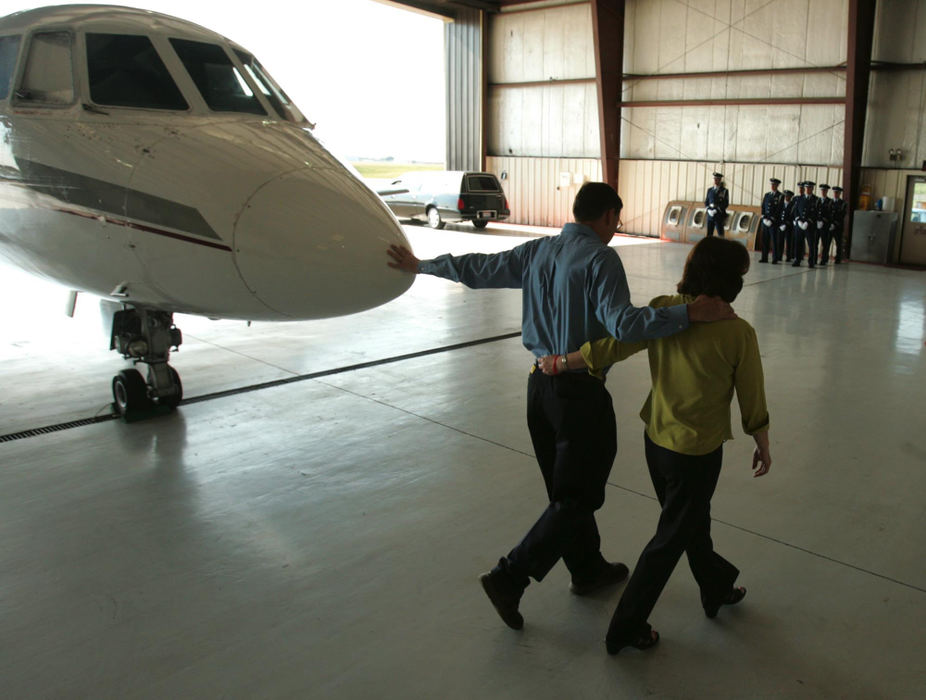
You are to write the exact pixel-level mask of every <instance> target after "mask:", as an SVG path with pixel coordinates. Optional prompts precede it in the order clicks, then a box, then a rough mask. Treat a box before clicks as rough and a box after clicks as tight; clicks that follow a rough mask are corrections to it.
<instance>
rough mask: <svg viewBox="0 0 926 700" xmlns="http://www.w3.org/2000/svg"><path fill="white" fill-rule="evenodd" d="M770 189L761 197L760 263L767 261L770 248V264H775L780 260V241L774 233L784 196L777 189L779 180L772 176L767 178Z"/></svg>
mask: <svg viewBox="0 0 926 700" xmlns="http://www.w3.org/2000/svg"><path fill="white" fill-rule="evenodd" d="M769 183H770V184H771V187H772V190H771V192H766V193H765V196H764V197H763V198H762V257H761V258H759V262H760V263H767V262H768V251H769V248H771V249H772V264H775V265H777V264H778V261H779V260H781V243H780V242H778V237H776V235H775V233H776V231H777V230H778V222H779V220H780V219H781V211H782V209H783V207H784V196H783V195H782V194H781V192H779V191H778V185H780V184H781V180H779V179H778V178H777V177H773V178H772V179H770V180H769Z"/></svg>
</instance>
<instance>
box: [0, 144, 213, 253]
mask: <svg viewBox="0 0 926 700" xmlns="http://www.w3.org/2000/svg"><path fill="white" fill-rule="evenodd" d="M16 163H17V165H19V172H20V176H21V178H20V180H19V181H20V182H22V184H24V185H26V186H27V187H29V188H30V189H33V190H35V191H37V192H41V193H43V194H47V195H50V196H52V197H55V198H56V199H59V200H61V201H62V202H67V203H69V204H75V205H77V206H81V207H86V208H87V209H94V210H97V211H102V212H106V213H109V214H115V215H117V216H121V217H128V218H130V219H136V220H138V221H144V222H146V223H151V224H157V225H159V226H166V227H168V228H172V229H174V230H176V231H184V232H186V233H192V234H195V235H197V236H203V237H204V238H212V239H215V240H218V241H221V240H222V238H221V237H220V236H219V234H217V233H216V232H215V231H214V230H213V228H212V227H211V226H210V225H209V222H207V221H206V220H205V219H204V218H203V216H202V214H200V213H199V211H198V210H197V209H195V208H193V207H190V206H187V205H186V204H180V203H179V202H174V201H171V200H170V199H164V198H163V197H158V196H156V195H153V194H147V193H145V192H139V191H138V190H130V189H127V188H125V187H120V186H119V185H114V184H112V183H111V182H106V181H104V180H97V179H96V178H92V177H88V176H86V175H78V174H77V173H72V172H70V171H67V170H61V169H60V168H55V167H52V166H50V165H42V164H41V163H36V162H33V161H31V160H26V159H24V158H17V159H16ZM5 179H10V178H9V177H8V176H7V177H6V178H5Z"/></svg>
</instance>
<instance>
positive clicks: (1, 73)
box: [0, 36, 19, 100]
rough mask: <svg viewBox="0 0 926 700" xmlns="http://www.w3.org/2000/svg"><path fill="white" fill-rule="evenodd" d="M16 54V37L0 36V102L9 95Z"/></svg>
mask: <svg viewBox="0 0 926 700" xmlns="http://www.w3.org/2000/svg"><path fill="white" fill-rule="evenodd" d="M18 53H19V37H18V36H0V100H5V99H6V98H7V96H8V95H9V94H10V82H11V81H12V80H13V71H14V70H15V69H16V55H17V54H18Z"/></svg>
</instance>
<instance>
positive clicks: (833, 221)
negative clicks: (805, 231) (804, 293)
mask: <svg viewBox="0 0 926 700" xmlns="http://www.w3.org/2000/svg"><path fill="white" fill-rule="evenodd" d="M833 192H839V193H842V187H834V188H833ZM829 207H830V223H829V225H828V226H827V227H826V229H825V230H824V231H823V259H822V260H821V261H820V262H821V263H823V264H824V265H825V264H826V261H827V258H828V256H829V253H830V243H832V242H833V241H834V240H835V241H836V258H835V260H833V262H834V263H835V264H837V265H838V264H839V263H841V262H842V257H843V251H842V233H843V228H844V227H845V223H846V212H847V211H848V210H849V203H848V202H847V201H846V200H844V199H842V198H839V199H831V200H830V205H829Z"/></svg>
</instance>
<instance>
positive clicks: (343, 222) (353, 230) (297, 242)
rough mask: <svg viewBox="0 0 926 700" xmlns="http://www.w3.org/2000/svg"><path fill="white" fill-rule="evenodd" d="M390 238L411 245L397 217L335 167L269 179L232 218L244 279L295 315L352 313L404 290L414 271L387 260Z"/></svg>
mask: <svg viewBox="0 0 926 700" xmlns="http://www.w3.org/2000/svg"><path fill="white" fill-rule="evenodd" d="M391 244H396V245H404V246H408V245H409V244H408V240H407V239H406V238H405V235H404V234H403V233H402V229H401V227H400V226H399V225H398V222H396V220H395V217H393V216H392V214H391V213H390V212H389V210H388V209H387V208H386V206H385V205H384V204H383V203H382V202H381V201H380V199H379V198H378V197H377V196H376V195H375V194H373V193H372V192H371V191H370V190H368V189H367V188H366V187H364V186H363V185H362V184H361V183H360V182H358V181H357V179H356V178H354V177H353V176H352V175H351V174H350V173H348V172H347V171H340V170H336V169H327V168H325V169H305V170H300V171H296V172H291V173H287V174H285V175H281V176H279V177H277V178H275V179H273V180H271V181H270V182H268V183H266V184H265V185H263V186H262V187H260V188H258V190H257V191H256V192H255V193H254V194H253V195H252V196H251V198H250V199H249V200H248V203H247V205H246V206H245V208H244V209H243V210H242V212H241V215H240V216H239V218H238V222H237V224H236V225H235V239H234V250H235V258H236V263H237V266H238V270H239V272H240V273H241V276H242V279H244V281H245V283H246V284H247V285H248V288H249V289H250V290H251V292H252V293H253V294H255V295H256V296H257V297H258V298H259V299H260V300H261V301H262V302H263V303H264V304H266V305H267V306H269V307H271V308H272V309H274V310H276V311H278V312H279V313H282V314H285V315H287V316H289V317H291V318H293V319H310V318H327V317H330V316H339V315H343V314H350V313H355V312H357V311H363V310H364V309H369V308H372V307H374V306H378V305H379V304H384V303H385V302H387V301H389V300H390V299H394V298H395V297H397V296H399V295H400V294H402V293H403V292H404V291H405V290H407V289H408V288H409V287H410V286H411V284H412V282H413V281H414V275H409V274H405V273H402V272H400V271H398V270H395V269H393V268H391V267H388V266H387V265H386V261H387V260H388V258H387V256H386V249H387V248H388V247H389V245H391ZM409 247H410V246H409Z"/></svg>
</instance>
